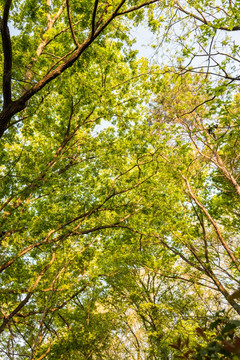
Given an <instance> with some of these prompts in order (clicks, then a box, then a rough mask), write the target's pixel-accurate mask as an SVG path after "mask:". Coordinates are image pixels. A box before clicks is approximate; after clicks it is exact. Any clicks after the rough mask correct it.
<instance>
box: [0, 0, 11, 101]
mask: <svg viewBox="0 0 240 360" xmlns="http://www.w3.org/2000/svg"><path fill="white" fill-rule="evenodd" d="M11 4H12V0H6V2H5V6H4V11H3V17H2V18H0V28H1V35H2V45H3V55H4V70H3V101H4V102H3V108H6V107H7V106H8V105H9V104H10V103H11V101H12V100H11V97H12V95H11V78H12V44H11V38H10V32H9V28H8V24H7V23H8V18H9V11H10V7H11Z"/></svg>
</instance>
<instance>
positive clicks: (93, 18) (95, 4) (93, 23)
mask: <svg viewBox="0 0 240 360" xmlns="http://www.w3.org/2000/svg"><path fill="white" fill-rule="evenodd" d="M97 7H98V0H95V3H94V8H93V15H92V33H91V37H92V36H93V34H94V32H95V19H96V13H97Z"/></svg>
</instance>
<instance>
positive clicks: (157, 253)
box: [0, 0, 240, 360]
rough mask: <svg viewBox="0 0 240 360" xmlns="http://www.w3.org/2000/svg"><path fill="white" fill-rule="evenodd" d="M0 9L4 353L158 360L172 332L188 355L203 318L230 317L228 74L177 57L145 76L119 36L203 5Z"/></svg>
mask: <svg viewBox="0 0 240 360" xmlns="http://www.w3.org/2000/svg"><path fill="white" fill-rule="evenodd" d="M200 5H201V9H200V8H199V6H200ZM210 5H211V4H210ZM1 6H2V14H3V15H2V18H1V33H2V46H3V57H2V63H1V64H2V65H1V68H2V72H3V79H2V86H3V96H2V99H1V101H2V106H3V110H2V113H1V117H0V119H1V145H0V146H1V148H0V155H1V168H0V171H1V184H2V187H1V190H0V191H1V199H2V205H1V212H2V218H1V232H0V237H1V239H0V241H1V250H2V252H1V265H0V271H1V281H2V288H1V292H0V297H1V319H2V322H1V324H0V331H1V343H0V346H1V350H2V353H3V354H5V355H4V358H6V359H13V358H22V357H26V358H29V359H39V360H40V359H43V358H49V359H59V358H63V359H64V358H72V359H86V358H88V359H109V358H110V357H111V358H113V359H114V358H115V359H120V358H126V359H127V358H129V359H136V360H140V359H141V360H144V359H149V360H150V359H151V360H153V359H154V360H157V359H164V360H165V359H166V357H167V356H175V355H174V348H173V347H172V348H171V347H170V346H169V345H170V344H174V343H176V341H178V339H179V332H180V333H183V334H184V335H185V334H186V335H187V333H188V335H189V340H188V341H189V343H188V344H190V345H191V346H193V347H194V346H195V345H196V344H198V339H197V333H196V331H195V328H196V327H200V328H204V326H207V324H208V318H209V317H211V314H212V313H213V312H216V311H219V310H220V309H222V308H223V307H226V308H227V309H228V311H229V312H230V315H229V316H230V318H231V316H234V315H231V312H232V313H233V311H236V312H237V313H238V314H239V313H240V308H239V304H238V299H239V297H238V290H237V287H238V286H239V275H238V273H239V260H238V257H239V256H238V255H239V246H238V241H237V240H238V232H239V231H238V230H239V225H238V217H239V210H238V206H239V184H238V170H239V156H238V147H239V142H238V132H239V131H238V129H239V124H238V115H237V114H238V108H239V104H238V103H239V101H238V94H237V91H236V88H235V83H234V82H235V81H237V80H238V77H237V76H236V77H231V78H229V77H228V75H226V76H224V81H223V82H222V81H221V80H219V82H217V83H216V81H214V80H213V78H211V77H210V71H209V68H207V71H205V70H203V71H201V72H204V73H206V72H207V74H208V77H204V76H202V75H201V74H200V75H198V76H190V75H189V74H188V71H189V70H191V71H195V70H196V69H195V70H194V69H191V68H189V67H187V66H186V63H185V62H184V61H185V59H186V58H187V56H188V55H189V56H191V51H186V52H185V54H184V56H185V58H184V60H183V58H182V57H181V56H180V61H181V65H180V67H179V66H178V68H177V71H176V68H175V69H173V68H172V67H171V68H169V67H162V68H160V67H159V66H157V65H153V66H149V64H148V62H147V60H146V59H140V60H138V59H137V58H136V52H135V51H133V50H132V49H131V44H132V41H131V39H130V36H129V31H130V27H131V25H132V24H135V25H138V24H139V23H140V22H141V21H142V20H143V21H146V19H147V21H148V23H149V26H150V27H152V28H153V29H155V30H156V28H157V26H156V25H158V24H157V23H158V22H159V20H158V19H157V21H156V14H158V12H159V11H161V10H164V11H169V12H172V11H176V8H177V13H176V16H178V19H179V16H180V17H181V19H182V15H181V14H185V15H187V20H188V25H189V27H188V29H190V26H191V25H192V22H191V21H192V20H193V21H195V20H197V21H200V22H201V19H200V20H199V19H197V18H196V16H197V15H196V13H195V12H193V11H192V10H189V9H190V6H193V7H194V9H195V10H196V11H197V9H199V11H200V12H201V18H202V19H203V18H204V17H205V15H204V13H205V12H206V13H207V12H209V11H210V13H211V12H212V11H213V10H212V8H209V5H204V4H203V3H202V2H200V1H199V2H196V3H195V4H192V3H191V4H190V3H189V4H186V6H184V7H183V5H181V6H180V4H179V3H176V2H174V3H169V4H168V5H166V4H163V3H160V2H159V1H156V0H155V1H154V0H152V1H146V2H141V1H137V2H136V1H130V0H129V1H118V2H117V1H108V2H107V1H91V2H89V1H81V2H79V1H72V2H71V3H70V2H69V1H66V2H61V1H53V2H49V1H47V2H46V4H45V3H41V4H40V6H39V4H36V3H35V2H34V1H25V2H22V1H19V2H15V3H14V4H12V5H11V1H5V2H4V4H3V2H2V5H1ZM163 6H164V9H163ZM205 6H206V7H205ZM211 6H212V7H213V5H211ZM229 6H230V10H229V11H231V14H236V11H235V10H236V9H237V6H236V7H235V6H231V4H230V5H229ZM154 9H155V10H156V11H155V10H154ZM215 9H216V8H215ZM195 10H194V11H195ZM179 14H180V15H179ZM211 14H214V13H211ZM229 14H230V12H229ZM185 15H184V16H185ZM211 16H212V15H211ZM234 16H235V15H234ZM234 16H233V15H227V20H229V21H225V23H224V25H223V20H221V22H216V21H210V20H208V21H207V22H205V24H204V26H203V27H200V31H201V36H202V39H203V43H201V46H202V47H201V46H200V47H201V48H202V49H203V47H204V46H205V45H206V44H207V42H208V41H209V37H210V38H211V34H212V33H211V31H213V29H215V30H216V28H217V27H218V28H219V29H220V30H221V29H222V28H223V26H225V27H226V26H227V27H228V29H229V30H231V26H233V28H234V29H235V30H237V28H236V26H237V25H236V24H235V22H236V21H237V19H236V16H235V17H234ZM194 19H195V20H194ZM230 19H231V20H232V21H233V22H234V24H232V23H231V21H230ZM182 20H183V21H185V18H184V19H182ZM190 20H191V21H190ZM9 23H10V25H11V27H12V29H13V31H14V35H13V36H12V37H11V38H10V35H9V28H8V24H9ZM184 24H185V23H184ZM168 28H169V25H168ZM233 28H232V29H233ZM207 29H210V30H207ZM223 30H224V29H223ZM169 34H170V33H169ZM204 36H205V37H204ZM179 40H180V41H181V42H182V40H183V39H182V38H179ZM227 45H228V46H229V43H228V44H227ZM189 46H190V45H189ZM11 48H12V49H13V50H12V51H11ZM233 49H235V50H234V51H235V52H236V54H237V49H236V48H233ZM23 54H24V56H23ZM199 54H200V53H199ZM200 55H201V54H200ZM207 55H208V60H209V59H210V60H211V61H213V60H212V57H213V54H210V55H209V53H208V54H207ZM218 55H219V54H218ZM228 58H229V59H230V58H231V56H228ZM210 60H209V61H210ZM232 60H236V59H235V58H234V59H232ZM217 65H218V69H219V71H223V72H224V71H225V72H227V71H228V69H229V68H230V66H231V64H227V65H226V66H225V65H224V64H220V63H218V64H217ZM209 66H210V65H209ZM173 72H174V73H176V72H177V74H175V75H173V76H172V75H171V74H172V73H173ZM179 73H180V74H181V76H177V75H178V74H179ZM161 74H162V75H161ZM219 74H220V72H217V75H219ZM227 74H229V73H228V72H227ZM226 80H227V81H226ZM229 81H230V82H231V84H228V83H227V82H229ZM230 90H231V91H234V92H235V93H234V94H231V92H230ZM149 104H152V107H151V109H150V105H149ZM220 206H221V210H219V209H220ZM230 320H231V319H230ZM166 324H168V326H166ZM175 350H177V349H175ZM176 356H177V354H176Z"/></svg>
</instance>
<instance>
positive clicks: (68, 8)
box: [66, 0, 80, 47]
mask: <svg viewBox="0 0 240 360" xmlns="http://www.w3.org/2000/svg"><path fill="white" fill-rule="evenodd" d="M66 1H67V13H68V22H69V25H70V29H71V33H72V37H73V40H74V43H75V45H76V46H77V47H79V46H80V44H79V42H78V40H77V37H76V34H75V31H74V27H73V23H72V16H71V10H70V3H69V1H70V0H66Z"/></svg>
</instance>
